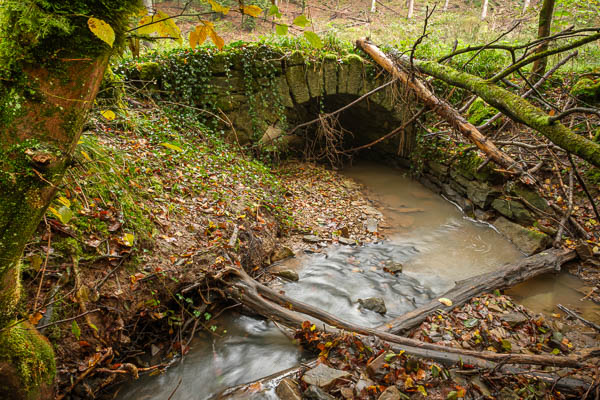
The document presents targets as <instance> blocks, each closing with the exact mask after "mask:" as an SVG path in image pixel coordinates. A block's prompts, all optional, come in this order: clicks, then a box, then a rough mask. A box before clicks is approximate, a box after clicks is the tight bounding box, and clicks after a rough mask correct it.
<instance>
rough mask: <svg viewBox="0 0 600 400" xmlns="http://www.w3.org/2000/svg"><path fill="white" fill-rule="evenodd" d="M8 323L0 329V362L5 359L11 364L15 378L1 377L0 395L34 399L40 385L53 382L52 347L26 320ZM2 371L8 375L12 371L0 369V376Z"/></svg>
mask: <svg viewBox="0 0 600 400" xmlns="http://www.w3.org/2000/svg"><path fill="white" fill-rule="evenodd" d="M9 326H10V327H9V328H5V329H4V330H2V331H0V365H1V364H2V363H5V362H6V363H8V365H11V366H13V368H14V369H16V377H15V376H10V375H9V376H10V377H11V378H13V379H0V381H2V382H0V397H2V398H25V399H29V398H35V397H36V396H37V394H38V392H39V390H40V388H43V387H44V386H45V385H47V386H50V385H51V384H52V382H53V380H54V376H55V375H56V364H55V361H54V352H53V350H52V346H51V345H50V343H49V342H48V341H47V340H46V339H45V338H44V337H43V336H42V335H40V334H39V333H38V332H37V330H36V329H35V328H34V327H33V326H32V325H31V324H29V323H28V322H22V323H19V324H15V325H14V326H11V325H10V324H9ZM3 373H8V374H11V371H10V370H6V372H5V371H3V369H2V368H0V376H2V374H3ZM5 378H6V377H5ZM15 378H16V380H17V381H18V382H15V380H14V379H15ZM11 383H13V384H14V383H17V384H18V386H17V387H14V386H11ZM16 392H21V393H18V394H17V393H16ZM4 396H8V397H4Z"/></svg>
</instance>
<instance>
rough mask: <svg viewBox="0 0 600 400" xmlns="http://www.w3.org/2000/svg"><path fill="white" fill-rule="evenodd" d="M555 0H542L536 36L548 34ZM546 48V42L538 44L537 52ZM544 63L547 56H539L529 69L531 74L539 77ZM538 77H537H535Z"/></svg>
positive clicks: (544, 70)
mask: <svg viewBox="0 0 600 400" xmlns="http://www.w3.org/2000/svg"><path fill="white" fill-rule="evenodd" d="M554 3H555V0H544V2H543V3H542V9H541V10H540V19H539V22H538V38H544V37H547V36H550V26H551V25H552V13H554ZM545 50H548V43H547V42H546V43H544V44H542V45H540V47H539V49H538V51H537V52H539V53H541V52H543V51H545ZM546 65H548V58H546V57H544V58H540V59H539V60H536V61H535V63H534V64H533V67H532V69H531V74H532V75H533V76H534V77H541V76H542V75H544V72H546ZM537 79H539V78H537Z"/></svg>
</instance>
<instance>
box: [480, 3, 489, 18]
mask: <svg viewBox="0 0 600 400" xmlns="http://www.w3.org/2000/svg"><path fill="white" fill-rule="evenodd" d="M487 12H488V0H483V8H482V9H481V20H482V21H483V20H484V19H485V18H486V17H487Z"/></svg>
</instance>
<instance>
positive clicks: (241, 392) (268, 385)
mask: <svg viewBox="0 0 600 400" xmlns="http://www.w3.org/2000/svg"><path fill="white" fill-rule="evenodd" d="M394 351H398V350H394ZM439 363H440V364H442V365H445V366H451V365H453V364H455V363H451V364H447V363H444V362H439ZM463 363H465V361H464V360H463ZM490 365H491V367H490V368H489V369H490V370H492V371H494V370H495V372H496V373H497V374H512V375H519V376H524V377H527V378H535V379H539V380H541V381H543V382H545V383H546V384H548V385H550V386H553V385H554V387H555V388H556V389H557V390H560V391H562V392H565V393H575V394H579V395H580V394H581V393H585V391H586V390H588V388H589V387H590V384H589V383H588V382H585V381H582V380H579V379H574V378H567V377H565V378H561V379H559V377H557V376H556V375H552V374H550V373H544V372H536V371H527V370H525V369H522V368H516V367H511V366H506V365H505V366H498V365H497V364H493V363H490ZM316 366H317V360H316V359H315V360H311V361H309V362H307V363H304V364H302V365H299V366H296V367H292V368H288V369H286V370H283V371H280V372H277V373H275V374H272V375H269V376H266V377H264V378H260V379H257V380H256V381H253V382H248V383H244V384H241V385H237V386H232V387H230V388H228V389H225V390H224V391H222V392H221V393H219V394H218V395H216V396H215V397H214V398H216V399H221V400H226V399H244V398H250V397H251V396H257V395H258V394H260V393H261V392H266V391H269V390H271V389H273V388H276V387H277V385H278V384H279V383H280V382H281V381H282V380H283V379H284V378H292V379H298V378H299V377H300V376H301V375H302V374H303V373H304V371H306V370H309V369H311V368H314V367H316ZM482 373H484V372H483V371H479V375H481V374H482ZM492 374H493V372H492ZM257 388H259V389H258V390H257Z"/></svg>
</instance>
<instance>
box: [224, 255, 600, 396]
mask: <svg viewBox="0 0 600 400" xmlns="http://www.w3.org/2000/svg"><path fill="white" fill-rule="evenodd" d="M574 258H575V253H574V252H573V251H564V250H556V249H551V250H548V251H547V252H543V253H540V254H537V255H534V256H531V257H528V258H526V259H523V260H521V261H519V262H517V263H515V264H512V265H507V266H505V267H503V268H502V269H501V270H500V271H497V272H492V273H486V274H482V275H479V276H477V277H474V278H471V280H470V281H461V282H458V283H457V284H456V286H455V288H454V289H453V290H451V291H449V292H448V293H446V294H444V295H443V296H444V297H447V298H450V299H452V301H453V302H454V304H453V306H452V307H456V306H458V305H461V304H464V303H465V302H466V301H468V300H469V299H470V298H472V297H474V296H477V295H480V294H482V293H484V292H487V291H490V290H494V289H497V288H498V289H501V288H506V287H510V286H512V285H514V284H516V283H519V282H522V281H524V280H526V279H530V278H532V277H535V276H537V275H539V274H543V273H546V272H551V271H554V270H556V269H557V268H560V266H561V265H563V264H564V263H565V262H567V261H569V260H572V259H574ZM236 275H237V276H238V279H237V280H235V281H234V282H233V283H232V284H231V285H230V286H229V287H228V288H227V289H226V290H227V292H228V294H229V295H230V296H232V297H233V298H235V299H236V300H238V301H240V302H242V303H243V304H245V305H246V306H248V307H249V308H251V309H252V310H253V311H254V312H256V313H258V314H260V315H262V316H264V317H266V318H269V319H271V320H274V321H277V322H279V323H282V324H284V325H285V326H287V327H290V328H296V329H298V328H300V327H301V325H302V322H304V321H305V320H306V319H307V317H306V316H307V315H308V316H310V317H313V318H316V319H318V320H320V321H322V322H324V323H326V324H329V325H331V326H333V327H335V328H331V327H327V326H325V325H324V324H323V325H322V326H319V325H320V324H318V323H317V327H318V329H321V330H327V331H330V332H337V331H338V329H342V330H344V331H348V332H355V333H357V334H360V335H362V336H363V338H365V339H366V337H373V336H375V337H378V338H379V339H380V340H382V341H383V342H384V343H387V344H388V345H389V346H390V349H392V350H393V351H395V352H400V351H404V352H405V353H406V354H409V355H411V356H415V357H419V358H426V359H430V360H433V361H435V362H438V363H440V364H442V365H445V366H448V367H450V366H453V365H456V364H458V363H463V364H471V365H473V366H474V367H476V368H481V369H485V370H493V371H495V372H496V373H500V374H518V375H522V376H528V377H532V378H537V379H540V380H542V381H544V382H546V383H548V384H551V385H553V384H555V385H556V386H555V387H556V388H557V389H559V390H562V391H566V392H570V393H581V392H583V391H585V390H586V389H588V388H589V387H590V383H588V382H584V381H581V380H578V379H572V378H562V379H558V377H557V375H555V374H552V373H546V372H536V371H529V370H526V369H523V368H519V367H516V366H515V365H509V364H537V365H546V366H554V367H570V368H580V367H583V366H584V365H586V360H587V359H589V358H591V357H596V356H597V355H598V350H596V349H592V350H588V351H587V352H586V353H585V354H583V355H581V356H579V357H578V358H575V357H557V356H552V355H547V356H546V355H544V356H540V355H526V354H497V353H492V352H477V351H469V350H463V349H456V348H451V347H444V346H439V345H435V344H431V343H424V342H420V341H418V340H414V339H409V338H404V337H400V336H397V335H394V334H391V333H389V332H384V330H389V329H390V327H389V325H388V324H386V325H384V326H382V327H379V328H378V329H372V328H367V327H362V326H358V325H354V324H352V323H348V322H345V321H342V320H339V319H338V318H337V317H335V316H334V315H332V314H329V313H327V312H325V311H323V310H319V309H317V308H315V307H313V306H310V305H308V304H304V303H302V302H299V301H296V300H293V299H290V298H288V297H286V296H284V295H281V294H280V293H278V292H277V291H274V290H273V289H270V288H269V287H266V286H264V285H262V284H260V283H258V282H256V281H255V280H254V279H252V278H251V277H250V276H249V275H248V274H247V273H246V272H245V271H243V270H242V269H241V268H240V269H236ZM469 282H470V284H469ZM452 307H447V306H444V305H442V304H441V303H439V302H438V301H435V302H432V303H431V304H428V305H426V306H423V307H420V308H418V309H416V310H414V311H413V312H411V313H409V314H410V315H409V316H408V317H407V318H404V319H403V317H400V318H397V319H395V320H393V321H392V322H393V323H394V324H395V325H394V326H396V327H401V328H402V329H401V331H405V330H406V329H409V327H414V326H416V325H418V324H419V323H420V322H421V321H423V320H424V319H425V318H426V317H427V316H428V315H431V314H432V313H433V312H436V311H437V310H440V309H451V308H452ZM315 322H316V321H315ZM336 328H337V329H336ZM314 365H315V361H314V360H313V361H311V362H309V363H307V364H304V365H303V366H299V367H295V368H291V369H288V370H285V371H282V372H281V373H278V374H275V375H272V376H270V377H266V378H262V379H260V380H258V381H256V382H259V383H260V385H250V384H246V385H240V386H236V387H233V388H230V389H228V390H226V391H225V392H223V393H222V394H221V395H220V396H219V398H239V396H240V395H243V394H244V393H246V394H247V393H248V390H251V388H256V387H265V388H266V387H274V386H276V385H277V383H278V382H279V381H280V380H281V379H283V378H284V377H289V376H295V375H298V374H300V373H301V372H302V371H303V370H305V369H306V368H311V367H313V366H314Z"/></svg>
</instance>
